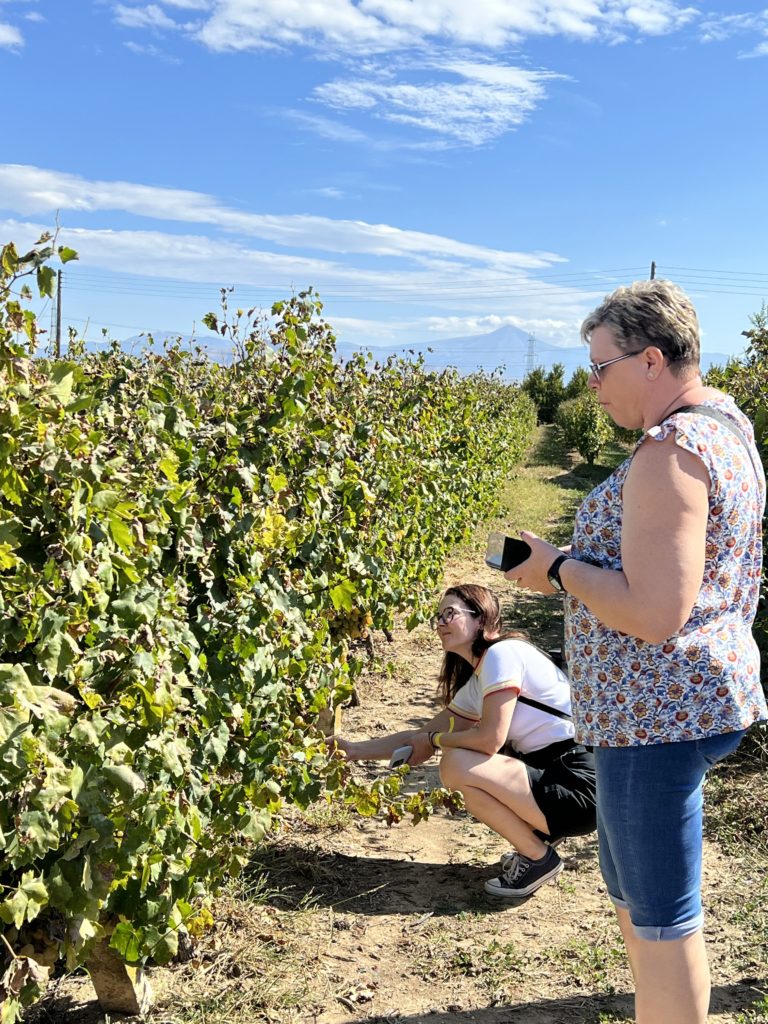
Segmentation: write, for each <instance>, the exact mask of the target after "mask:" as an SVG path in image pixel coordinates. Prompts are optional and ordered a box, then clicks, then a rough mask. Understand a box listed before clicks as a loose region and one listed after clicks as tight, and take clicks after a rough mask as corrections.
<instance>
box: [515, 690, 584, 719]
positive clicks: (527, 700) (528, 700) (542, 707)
mask: <svg viewBox="0 0 768 1024" xmlns="http://www.w3.org/2000/svg"><path fill="white" fill-rule="evenodd" d="M517 701H518V704H527V705H528V707H531V708H536V710H537V711H544V712H545V713H546V714H548V715H554V716H555V718H565V719H566V720H567V721H569V722H570V721H571V716H570V715H569V714H566V712H565V711H561V710H560V708H551V707H550V706H549V704H542V703H541V702H540V701H538V700H534V699H533V697H524V696H523V695H522V693H521V694H518V697H517Z"/></svg>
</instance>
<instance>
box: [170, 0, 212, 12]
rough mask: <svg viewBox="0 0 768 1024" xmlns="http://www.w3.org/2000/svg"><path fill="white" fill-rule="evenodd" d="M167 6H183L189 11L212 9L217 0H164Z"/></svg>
mask: <svg viewBox="0 0 768 1024" xmlns="http://www.w3.org/2000/svg"><path fill="white" fill-rule="evenodd" d="M162 3H163V4H165V6H166V7H182V8H184V10H187V11H210V10H212V9H213V7H214V6H215V0H162Z"/></svg>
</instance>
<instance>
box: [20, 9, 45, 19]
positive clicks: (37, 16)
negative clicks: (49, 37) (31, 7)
mask: <svg viewBox="0 0 768 1024" xmlns="http://www.w3.org/2000/svg"><path fill="white" fill-rule="evenodd" d="M24 20H25V21H45V18H44V17H43V16H42V14H40V12H39V11H30V12H29V14H25V15H24Z"/></svg>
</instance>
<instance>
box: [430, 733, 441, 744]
mask: <svg viewBox="0 0 768 1024" xmlns="http://www.w3.org/2000/svg"><path fill="white" fill-rule="evenodd" d="M442 735H443V734H442V733H441V732H436V733H435V734H434V736H433V737H432V746H433V747H435V748H437V747H440V746H441V744H440V737H441V736H442Z"/></svg>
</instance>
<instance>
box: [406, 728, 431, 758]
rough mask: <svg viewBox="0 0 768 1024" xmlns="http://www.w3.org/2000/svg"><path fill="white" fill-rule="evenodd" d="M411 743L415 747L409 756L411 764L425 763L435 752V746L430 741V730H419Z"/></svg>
mask: <svg viewBox="0 0 768 1024" xmlns="http://www.w3.org/2000/svg"><path fill="white" fill-rule="evenodd" d="M409 743H410V744H411V746H412V747H413V753H412V754H411V756H410V757H409V758H408V764H410V765H417V764H424V762H425V761H428V760H429V759H430V757H432V756H433V754H434V753H435V748H434V747H433V746H432V744H431V743H430V742H429V733H428V732H417V733H416V735H415V736H414V737H413V738H412V739H411V740H409Z"/></svg>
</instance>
